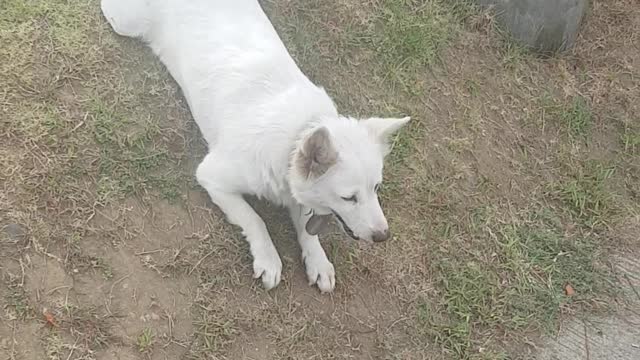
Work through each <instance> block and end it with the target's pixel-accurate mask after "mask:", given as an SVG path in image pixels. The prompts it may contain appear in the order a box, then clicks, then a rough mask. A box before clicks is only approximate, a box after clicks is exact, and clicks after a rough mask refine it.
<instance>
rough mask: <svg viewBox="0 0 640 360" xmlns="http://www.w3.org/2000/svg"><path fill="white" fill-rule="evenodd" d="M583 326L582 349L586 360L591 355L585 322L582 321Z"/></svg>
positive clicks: (589, 358) (588, 359)
mask: <svg viewBox="0 0 640 360" xmlns="http://www.w3.org/2000/svg"><path fill="white" fill-rule="evenodd" d="M582 325H583V326H584V351H585V352H586V356H587V360H591V355H590V353H589V335H588V334H587V323H585V322H584V321H583V322H582Z"/></svg>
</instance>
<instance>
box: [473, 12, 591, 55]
mask: <svg viewBox="0 0 640 360" xmlns="http://www.w3.org/2000/svg"><path fill="white" fill-rule="evenodd" d="M475 1H476V2H477V3H478V4H479V5H480V6H482V7H484V8H492V9H493V10H494V12H495V14H496V19H497V21H498V24H499V25H500V26H501V27H502V28H503V29H504V30H506V31H508V32H509V34H510V35H511V36H512V37H513V38H514V39H515V40H516V41H518V42H520V43H522V44H523V45H525V46H526V47H528V48H530V49H532V50H534V51H537V52H540V53H544V54H548V53H557V52H562V51H565V50H568V49H570V48H571V47H572V46H573V45H574V43H575V41H576V38H577V35H578V31H579V29H580V24H581V23H582V20H583V19H584V17H585V15H586V12H587V10H588V8H589V0H475Z"/></svg>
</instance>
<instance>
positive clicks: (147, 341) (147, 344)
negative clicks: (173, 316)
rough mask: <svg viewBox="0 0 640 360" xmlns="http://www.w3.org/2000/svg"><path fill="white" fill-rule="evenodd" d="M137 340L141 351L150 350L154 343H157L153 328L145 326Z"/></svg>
mask: <svg viewBox="0 0 640 360" xmlns="http://www.w3.org/2000/svg"><path fill="white" fill-rule="evenodd" d="M136 340H137V341H136V345H137V346H138V351H139V352H141V353H146V352H150V351H151V348H152V346H153V344H154V343H155V334H154V333H153V330H151V329H149V328H144V329H143V330H142V332H141V333H140V334H139V335H138V338H137V339H136Z"/></svg>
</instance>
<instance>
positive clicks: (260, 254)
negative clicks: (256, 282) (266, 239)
mask: <svg viewBox="0 0 640 360" xmlns="http://www.w3.org/2000/svg"><path fill="white" fill-rule="evenodd" d="M281 273H282V261H281V260H280V256H279V255H278V252H277V251H276V249H275V247H273V245H272V246H270V247H269V246H268V247H265V248H263V249H260V250H259V251H256V252H255V253H254V254H253V278H254V279H257V278H260V277H261V278H262V285H264V288H265V289H267V290H271V289H273V288H274V287H276V286H278V284H279V283H280V274H281Z"/></svg>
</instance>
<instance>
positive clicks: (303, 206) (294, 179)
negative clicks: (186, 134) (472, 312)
mask: <svg viewBox="0 0 640 360" xmlns="http://www.w3.org/2000/svg"><path fill="white" fill-rule="evenodd" d="M101 5H102V12H103V14H104V16H105V18H106V19H107V20H108V21H109V23H110V24H111V26H112V28H113V29H114V30H115V32H117V33H118V34H120V35H124V36H129V37H137V38H140V39H142V40H143V41H145V42H146V43H148V44H149V46H150V47H151V49H153V51H154V53H155V54H157V55H158V56H159V57H160V59H161V60H162V62H163V63H164V64H165V66H166V67H167V68H168V70H169V72H170V73H171V75H172V76H173V78H174V79H175V80H176V81H177V82H178V84H179V85H180V87H181V89H182V91H183V93H184V95H185V97H186V99H187V102H188V103H189V107H190V109H191V112H192V114H193V117H194V119H195V121H196V123H197V124H198V126H199V127H200V130H201V132H202V134H203V136H204V137H205V139H206V141H207V143H208V145H209V153H208V154H207V156H206V157H205V158H204V160H203V161H202V163H201V164H200V165H199V166H198V170H197V172H196V177H197V179H198V182H199V183H200V185H201V186H202V187H203V188H205V189H206V190H207V192H208V193H209V196H210V197H211V199H212V200H213V202H214V203H215V204H216V205H218V206H219V207H220V209H221V210H222V211H223V212H224V213H225V214H226V216H227V218H228V220H229V221H230V222H231V223H233V224H235V225H237V226H239V227H241V228H242V231H243V234H244V236H245V237H246V239H247V241H248V243H249V246H250V248H251V255H253V270H254V276H255V278H259V277H261V278H262V283H263V285H264V287H265V288H267V289H271V288H273V287H275V286H276V285H278V283H279V282H280V273H281V270H282V262H281V261H280V256H279V255H278V252H277V251H276V248H275V247H274V245H273V242H272V241H271V238H270V236H269V232H268V231H267V227H266V226H265V224H264V222H263V221H262V219H261V218H260V217H259V216H258V214H256V212H255V211H254V210H253V208H252V207H251V206H250V205H249V204H248V203H247V202H246V201H245V200H244V198H243V195H245V194H247V195H256V196H258V197H262V198H266V199H267V200H269V201H271V202H273V203H276V204H279V205H283V206H286V207H287V208H288V209H289V212H290V214H291V217H292V219H293V223H294V224H295V227H296V231H297V234H298V242H299V243H300V247H301V249H302V258H303V260H304V263H305V266H306V270H307V276H308V279H309V282H310V284H317V286H318V288H319V289H320V290H321V291H322V292H330V291H332V290H333V289H334V287H335V274H334V268H333V264H331V262H329V260H328V259H327V256H326V254H325V252H324V250H323V249H322V246H321V245H320V242H319V241H318V236H317V234H318V233H319V232H320V230H321V228H322V227H323V226H325V225H326V223H327V222H328V221H329V219H330V218H331V217H332V216H335V217H336V218H337V219H338V220H339V221H340V223H341V224H342V227H343V228H344V230H345V232H346V233H347V234H349V235H350V236H351V237H352V238H354V239H363V240H368V241H376V242H378V241H384V240H386V239H388V238H389V227H388V225H387V220H386V219H385V216H384V214H383V212H382V209H381V208H380V203H379V201H378V196H377V193H376V191H377V190H378V187H379V185H380V182H381V181H382V165H383V158H384V156H385V155H386V154H387V153H388V152H389V140H390V137H391V136H392V135H393V134H394V133H395V132H396V131H397V130H398V129H400V128H401V127H402V126H403V125H405V124H406V123H407V122H408V121H409V118H408V117H405V118H402V119H381V118H370V119H365V120H355V119H352V118H349V117H344V116H340V115H339V114H338V112H337V110H336V107H335V105H334V104H333V102H332V100H331V99H330V98H329V96H328V95H327V94H326V92H325V91H324V89H322V88H320V87H318V86H316V85H314V84H313V83H312V82H311V81H310V80H309V79H308V78H307V77H306V76H305V75H304V74H303V73H302V72H301V71H300V69H299V68H298V66H297V65H296V64H295V62H294V61H293V59H292V58H291V56H290V55H289V53H288V51H287V49H286V48H285V46H284V44H283V43H282V41H281V40H280V38H279V37H278V34H277V33H276V31H275V30H274V28H273V26H272V25H271V23H270V21H269V19H268V18H267V16H266V15H265V13H264V12H263V10H262V8H261V7H260V4H259V3H258V1H256V0H188V1H181V0H102V4H101Z"/></svg>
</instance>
